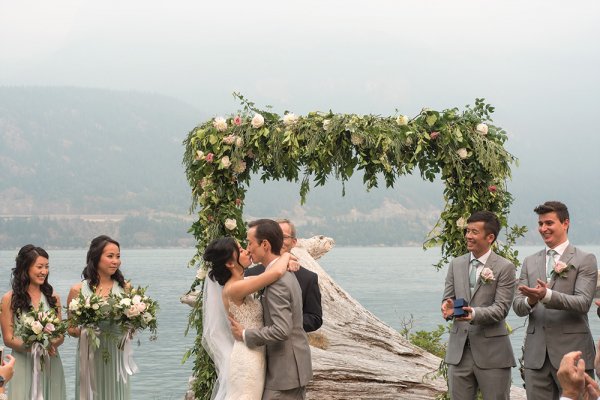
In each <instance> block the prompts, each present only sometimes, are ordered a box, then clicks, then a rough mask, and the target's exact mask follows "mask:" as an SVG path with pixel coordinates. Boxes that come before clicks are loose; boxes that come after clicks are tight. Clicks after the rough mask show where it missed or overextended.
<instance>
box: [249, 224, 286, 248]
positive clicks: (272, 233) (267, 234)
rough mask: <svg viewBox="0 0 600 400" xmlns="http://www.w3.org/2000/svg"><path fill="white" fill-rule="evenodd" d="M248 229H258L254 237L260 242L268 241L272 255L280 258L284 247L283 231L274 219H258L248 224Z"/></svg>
mask: <svg viewBox="0 0 600 400" xmlns="http://www.w3.org/2000/svg"><path fill="white" fill-rule="evenodd" d="M248 228H256V230H255V231H254V236H256V240H258V242H259V243H260V242H262V241H263V240H266V241H267V242H269V244H270V245H271V253H273V254H275V255H276V256H278V255H279V254H280V253H281V246H283V231H282V230H281V227H280V226H279V224H278V223H277V222H275V221H273V220H272V219H257V220H255V221H251V222H250V223H249V224H248Z"/></svg>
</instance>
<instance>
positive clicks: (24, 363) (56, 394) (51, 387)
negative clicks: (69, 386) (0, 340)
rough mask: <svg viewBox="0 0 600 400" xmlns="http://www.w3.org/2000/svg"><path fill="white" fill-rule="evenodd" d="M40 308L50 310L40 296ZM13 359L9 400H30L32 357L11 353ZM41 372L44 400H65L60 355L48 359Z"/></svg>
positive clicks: (25, 354) (28, 354) (15, 352)
mask: <svg viewBox="0 0 600 400" xmlns="http://www.w3.org/2000/svg"><path fill="white" fill-rule="evenodd" d="M40 306H41V307H43V309H44V310H48V309H50V306H49V305H48V301H47V300H46V297H45V296H44V295H43V294H42V297H41V298H40ZM12 355H13V357H14V358H15V373H14V375H13V378H12V379H11V380H10V382H9V383H8V390H7V394H8V398H9V400H30V399H31V387H32V385H33V357H32V355H31V353H29V352H27V353H22V352H20V351H15V350H13V351H12ZM43 368H44V369H43V371H41V378H40V379H41V382H42V384H41V385H40V387H41V391H42V393H43V395H44V400H65V399H66V398H67V391H66V388H65V374H64V371H63V365H62V361H61V359H60V355H59V354H58V352H57V354H56V355H55V356H52V357H50V363H45V364H44V367H43Z"/></svg>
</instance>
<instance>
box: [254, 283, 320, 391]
mask: <svg viewBox="0 0 600 400" xmlns="http://www.w3.org/2000/svg"><path fill="white" fill-rule="evenodd" d="M261 303H262V306H263V316H264V324H265V326H264V327H263V328H260V329H246V331H245V334H244V335H245V341H246V345H247V346H248V347H250V348H252V347H256V346H262V345H266V347H267V375H266V380H265V395H266V393H267V392H268V391H284V390H290V389H295V388H300V387H303V386H306V385H307V384H308V382H309V381H310V380H311V379H312V364H311V357H310V347H309V345H308V337H307V336H306V332H304V328H303V327H302V323H303V317H302V292H301V290H300V285H299V284H298V280H297V279H296V277H295V276H294V274H292V273H291V272H286V273H285V274H284V275H283V277H282V278H281V279H279V280H278V281H276V282H275V283H273V284H271V285H269V286H267V287H266V289H265V291H264V294H263V296H262V298H261ZM265 398H267V397H265V396H263V399H265Z"/></svg>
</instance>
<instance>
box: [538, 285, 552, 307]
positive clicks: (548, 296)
mask: <svg viewBox="0 0 600 400" xmlns="http://www.w3.org/2000/svg"><path fill="white" fill-rule="evenodd" d="M550 298H552V290H551V289H548V288H546V295H545V296H544V298H543V299H542V300H540V301H541V302H542V303H543V304H546V303H547V302H549V301H550Z"/></svg>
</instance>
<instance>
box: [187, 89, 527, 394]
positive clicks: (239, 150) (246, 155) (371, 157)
mask: <svg viewBox="0 0 600 400" xmlns="http://www.w3.org/2000/svg"><path fill="white" fill-rule="evenodd" d="M234 96H235V97H236V98H237V99H238V100H239V101H240V102H241V105H242V110H240V111H239V112H238V113H237V114H235V115H231V116H230V117H228V118H222V117H219V118H214V119H213V120H210V121H206V122H204V123H203V124H201V125H199V126H197V127H196V128H194V129H193V130H192V131H191V132H190V133H189V135H188V137H187V139H186V140H185V142H184V144H185V155H184V159H183V162H184V165H185V167H186V174H187V179H188V182H189V184H190V186H191V188H192V206H191V212H196V211H197V220H196V221H195V222H194V223H193V224H192V226H191V228H190V232H191V233H192V234H193V235H194V237H195V238H196V240H197V246H196V250H197V251H196V254H195V256H194V257H193V259H192V260H191V261H190V265H191V266H195V267H198V274H197V276H196V280H195V281H194V282H193V284H192V290H194V289H197V288H199V289H200V290H201V288H202V285H203V282H204V279H205V277H206V267H205V266H204V265H202V263H201V260H202V254H203V252H204V249H205V248H206V246H207V245H208V243H210V242H211V241H212V240H213V239H215V238H217V237H221V236H234V237H236V238H238V239H239V240H241V241H243V240H244V239H245V234H246V226H245V223H244V220H243V218H242V210H243V204H244V196H245V193H246V188H247V187H248V185H249V184H250V177H251V175H252V174H260V178H261V179H262V180H263V181H266V180H272V179H276V180H279V179H286V180H288V181H295V182H297V181H299V180H300V179H301V184H300V197H301V201H302V202H304V200H305V198H306V195H307V193H308V192H309V189H310V182H311V180H313V181H314V182H315V184H316V185H324V184H325V182H326V181H327V179H328V178H330V177H333V178H335V179H338V180H340V181H342V183H343V182H345V181H347V180H348V179H349V178H350V177H351V176H352V174H353V173H354V172H355V171H356V170H361V171H362V173H363V181H364V183H365V184H366V186H367V189H371V188H373V187H377V185H378V183H379V180H380V179H381V178H383V180H384V181H385V184H386V186H387V187H393V185H394V183H395V182H396V178H397V177H398V176H401V175H406V174H411V173H412V172H413V170H414V169H415V168H418V170H419V172H420V174H421V176H422V178H423V179H426V180H428V181H433V180H434V179H436V177H439V178H441V180H442V181H443V182H444V184H445V189H444V202H445V206H444V210H443V211H442V213H441V215H440V218H439V220H438V222H437V224H436V225H435V227H434V228H433V229H432V230H431V232H429V234H428V236H427V238H426V239H425V242H424V244H423V247H424V248H425V249H426V248H430V247H434V246H441V254H442V258H441V260H440V261H439V262H438V263H437V264H435V267H436V268H438V269H439V268H441V267H442V266H443V265H445V264H446V263H447V262H448V261H449V258H450V257H454V256H457V255H460V254H464V253H466V252H467V249H466V245H465V240H464V228H465V227H466V219H467V218H468V216H469V215H470V214H471V213H472V212H474V211H477V210H489V211H492V212H494V213H495V214H496V215H498V217H499V219H500V222H501V223H502V225H503V226H507V216H508V213H509V208H510V205H511V203H512V201H513V198H512V196H511V194H510V193H509V192H508V191H507V190H506V182H507V180H508V179H509V178H510V173H511V172H510V166H511V164H512V163H514V162H516V159H515V157H514V156H512V155H511V154H510V153H509V152H508V151H507V150H506V149H505V148H504V146H503V145H504V143H505V142H506V140H507V135H506V132H505V131H504V130H502V129H501V128H500V127H496V126H494V125H491V124H490V122H491V118H490V114H492V113H493V111H494V107H492V106H490V105H488V104H485V103H484V100H483V99H476V101H475V105H474V106H466V109H465V110H464V111H462V112H460V111H459V110H458V109H457V108H452V109H447V110H444V111H441V112H440V111H435V110H431V109H426V108H424V109H423V110H422V111H421V112H420V113H419V114H418V115H416V116H415V117H413V118H408V117H407V116H405V115H396V116H390V117H382V116H378V115H356V114H334V113H333V112H331V111H330V112H328V113H323V112H311V113H309V114H308V115H306V116H298V115H295V114H293V113H290V112H285V113H284V115H283V117H281V116H279V115H278V114H276V113H274V112H272V111H268V110H260V109H258V108H257V107H255V105H254V103H252V102H250V101H248V100H247V99H245V98H244V97H243V96H242V95H240V94H237V93H235V94H234ZM300 171H302V176H300ZM343 194H344V193H342V195H343ZM524 232H525V227H521V226H513V227H512V228H510V229H507V230H506V239H505V241H504V243H502V244H497V245H496V251H497V252H498V253H499V254H501V255H503V256H504V257H506V258H508V259H510V260H511V261H512V262H513V263H514V264H515V265H518V264H519V262H518V260H517V251H516V250H513V249H512V246H513V245H514V241H515V240H516V238H517V237H519V236H522V235H523V234H524ZM201 303H202V296H201V295H200V296H198V301H197V302H196V305H195V307H194V308H193V310H192V312H191V313H190V317H189V326H188V329H189V328H190V327H194V328H195V329H196V331H197V338H196V342H195V346H194V348H193V349H190V350H189V351H188V353H187V354H186V357H185V358H186V359H187V358H188V357H190V356H194V357H195V362H194V368H193V369H194V372H193V375H194V377H195V381H194V384H193V390H194V393H195V396H196V398H197V399H210V395H211V391H212V386H213V384H214V380H215V378H216V374H215V371H214V366H213V365H212V362H211V360H210V358H209V357H208V355H207V354H206V352H205V351H204V349H203V348H202V346H201V335H202V304H201Z"/></svg>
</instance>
